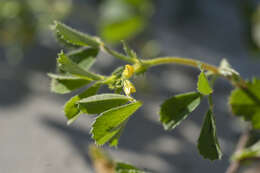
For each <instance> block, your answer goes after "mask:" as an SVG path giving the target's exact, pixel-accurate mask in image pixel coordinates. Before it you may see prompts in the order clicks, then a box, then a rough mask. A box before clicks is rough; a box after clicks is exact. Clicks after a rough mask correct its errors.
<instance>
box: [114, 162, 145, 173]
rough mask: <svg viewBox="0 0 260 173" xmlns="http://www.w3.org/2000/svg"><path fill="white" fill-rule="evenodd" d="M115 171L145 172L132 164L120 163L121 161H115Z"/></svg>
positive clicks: (122, 172) (126, 172)
mask: <svg viewBox="0 0 260 173" xmlns="http://www.w3.org/2000/svg"><path fill="white" fill-rule="evenodd" d="M116 173H145V172H144V171H141V170H139V169H137V168H136V167H134V166H132V165H129V164H126V163H122V162H117V163H116Z"/></svg>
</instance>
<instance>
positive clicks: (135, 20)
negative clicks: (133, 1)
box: [100, 16, 145, 43]
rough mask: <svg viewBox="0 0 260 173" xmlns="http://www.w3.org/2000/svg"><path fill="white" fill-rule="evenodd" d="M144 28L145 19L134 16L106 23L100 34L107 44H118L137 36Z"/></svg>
mask: <svg viewBox="0 0 260 173" xmlns="http://www.w3.org/2000/svg"><path fill="white" fill-rule="evenodd" d="M144 27H145V20H144V18H142V17H140V16H133V17H130V18H127V19H124V20H119V21H114V22H110V23H108V22H106V23H104V24H103V25H102V26H101V33H100V34H101V36H102V38H104V39H105V40H106V41H107V42H111V43H117V42H119V41H121V40H126V39H129V38H132V37H134V36H136V35H137V34H138V33H140V32H141V31H142V30H143V29H144Z"/></svg>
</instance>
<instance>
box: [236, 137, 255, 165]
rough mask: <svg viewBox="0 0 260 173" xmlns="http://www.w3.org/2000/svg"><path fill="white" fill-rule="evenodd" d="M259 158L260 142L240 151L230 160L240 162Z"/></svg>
mask: <svg viewBox="0 0 260 173" xmlns="http://www.w3.org/2000/svg"><path fill="white" fill-rule="evenodd" d="M252 158H260V141H258V142H256V143H255V144H253V145H252V146H250V147H247V148H245V149H243V150H240V151H238V152H236V153H234V155H233V156H232V160H236V161H241V160H245V159H252Z"/></svg>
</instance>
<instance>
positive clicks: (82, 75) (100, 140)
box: [48, 21, 260, 172]
mask: <svg viewBox="0 0 260 173" xmlns="http://www.w3.org/2000/svg"><path fill="white" fill-rule="evenodd" d="M53 30H54V31H55V33H56V36H57V39H58V40H59V41H60V42H61V43H63V44H65V45H66V46H67V47H69V48H70V50H72V51H69V52H63V51H61V52H60V53H59V54H58V58H57V69H58V70H57V71H58V73H57V74H52V73H50V74H48V75H49V77H50V78H51V90H52V91H53V92H55V93H58V94H66V93H70V92H72V91H74V90H76V89H79V88H82V87H84V86H86V85H89V87H88V88H87V89H86V90H84V91H83V92H81V93H79V94H77V95H75V96H74V97H72V98H71V99H70V100H68V101H67V103H66V104H65V106H64V112H65V115H66V118H67V119H68V121H67V123H68V124H71V123H73V122H74V121H75V120H76V119H77V118H78V117H79V116H80V115H81V114H88V115H98V116H97V117H96V119H95V120H94V122H93V124H92V129H91V134H92V138H93V140H94V141H95V143H96V145H99V146H101V145H104V144H108V145H109V146H117V145H118V141H119V137H120V135H121V133H122V131H123V129H124V128H125V125H126V123H127V121H128V119H129V118H130V117H131V116H132V115H133V114H134V113H135V112H136V111H137V110H138V109H139V108H140V107H141V106H142V104H143V103H142V102H141V101H139V100H136V99H135V98H134V96H133V93H135V92H136V91H138V89H136V88H135V86H134V83H133V81H132V78H133V77H136V76H137V77H138V75H140V74H143V73H145V72H146V71H147V70H148V69H150V68H152V67H154V66H158V65H163V64H171V63H173V64H181V65H186V66H191V67H195V68H198V69H199V70H200V71H201V72H200V75H199V76H198V82H197V88H196V89H194V91H193V92H188V93H181V94H178V95H174V96H172V97H170V98H168V99H167V100H165V101H164V102H163V103H162V104H161V107H160V121H161V123H162V125H163V127H164V129H165V130H173V129H174V128H175V127H176V126H177V125H179V124H180V123H181V122H182V121H183V120H185V119H186V118H187V117H188V116H189V114H190V113H191V112H192V111H194V110H195V109H196V108H197V107H198V106H199V105H200V103H201V101H202V99H208V105H209V106H208V111H207V112H206V114H205V117H204V121H203V124H202V128H201V132H200V135H199V138H198V150H199V153H200V154H201V155H202V156H203V157H204V158H207V159H210V160H217V159H221V156H222V153H221V147H220V145H219V142H218V138H217V130H216V124H215V116H214V110H213V108H214V106H213V101H212V95H213V93H214V90H213V85H214V81H215V80H216V78H219V77H221V78H224V79H226V80H228V81H229V82H230V83H231V84H232V85H233V86H234V90H233V91H232V93H231V95H230V97H229V103H228V104H229V105H230V107H231V109H232V112H233V114H234V115H237V116H240V117H242V118H243V119H244V120H246V121H249V122H250V124H251V125H250V129H260V80H259V79H257V78H253V79H252V80H251V81H245V80H243V79H242V78H241V76H240V75H239V73H238V72H237V71H236V70H234V69H232V68H231V66H230V65H229V63H228V62H227V61H226V60H225V59H224V60H222V61H221V63H220V66H219V67H216V66H213V65H210V64H207V63H204V62H201V61H197V60H194V59H187V58H180V57H159V58H154V59H141V58H140V57H138V55H137V54H136V53H135V52H134V51H133V50H131V49H130V48H129V47H128V46H127V44H126V43H125V42H122V44H123V49H124V54H122V53H119V52H117V51H115V50H113V49H111V48H109V47H108V46H107V45H106V44H105V43H104V42H102V40H101V39H99V38H98V37H93V36H90V35H87V34H84V33H82V32H78V31H76V30H75V29H72V28H70V27H68V26H66V25H64V24H62V23H60V22H57V21H56V22H55V24H54V25H53ZM100 51H103V52H105V53H107V54H110V55H112V56H113V57H115V58H118V59H120V60H123V61H125V62H126V65H125V66H121V67H118V68H116V69H115V70H114V71H113V72H112V73H111V74H110V75H108V76H106V75H101V74H96V73H93V72H91V71H90V68H91V66H92V65H93V63H94V62H95V60H96V57H97V55H98V53H99V52H100ZM103 85H107V86H108V87H109V89H110V90H111V93H98V91H99V89H100V87H101V86H103ZM246 147H247V146H246V145H245V144H244V146H243V148H241V149H240V150H239V151H237V152H235V154H234V155H233V157H232V158H233V162H235V163H238V162H240V161H241V160H244V159H248V158H255V157H259V156H260V143H259V142H258V143H257V142H256V143H254V144H253V145H251V146H248V147H247V148H246ZM123 168H124V169H126V170H124V171H128V170H127V166H126V167H123ZM123 168H122V169H123ZM128 168H129V170H131V168H133V167H131V166H129V167H128ZM135 169H136V168H135ZM136 170H137V169H136ZM115 171H116V172H120V170H119V171H118V170H115ZM121 171H122V170H121Z"/></svg>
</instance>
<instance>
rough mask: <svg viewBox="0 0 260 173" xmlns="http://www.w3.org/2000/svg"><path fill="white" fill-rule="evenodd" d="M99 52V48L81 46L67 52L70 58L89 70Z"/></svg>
mask: <svg viewBox="0 0 260 173" xmlns="http://www.w3.org/2000/svg"><path fill="white" fill-rule="evenodd" d="M98 52H99V49H97V48H79V49H77V50H74V51H71V52H69V53H68V54H67V56H68V57H69V59H70V60H71V61H73V62H74V63H75V64H78V66H79V67H80V68H82V69H84V70H88V69H89V68H90V67H91V66H92V65H93V63H94V62H95V61H96V56H97V54H98Z"/></svg>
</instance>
